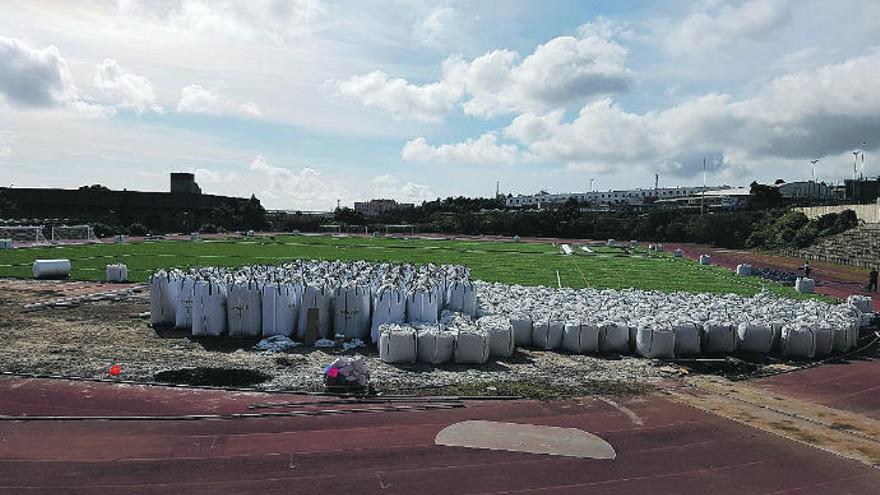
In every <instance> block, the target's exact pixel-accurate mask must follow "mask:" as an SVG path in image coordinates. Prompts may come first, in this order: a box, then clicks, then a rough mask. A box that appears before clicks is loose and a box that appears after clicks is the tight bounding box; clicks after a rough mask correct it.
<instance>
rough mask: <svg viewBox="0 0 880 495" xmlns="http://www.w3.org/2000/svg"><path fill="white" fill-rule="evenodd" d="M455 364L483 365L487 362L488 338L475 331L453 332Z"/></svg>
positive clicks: (461, 330) (482, 333)
mask: <svg viewBox="0 0 880 495" xmlns="http://www.w3.org/2000/svg"><path fill="white" fill-rule="evenodd" d="M455 332H456V333H455V357H454V359H455V362H456V364H484V363H485V362H486V361H488V360H489V336H488V335H486V333H485V332H481V331H479V330H476V329H458V330H456V331H455Z"/></svg>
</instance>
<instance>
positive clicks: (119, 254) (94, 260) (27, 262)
mask: <svg viewBox="0 0 880 495" xmlns="http://www.w3.org/2000/svg"><path fill="white" fill-rule="evenodd" d="M593 251H594V252H593V253H585V252H583V251H581V250H579V249H577V246H575V254H574V255H572V256H564V255H562V254H560V252H559V249H558V247H556V246H554V245H552V244H539V243H519V242H517V243H515V242H497V241H469V240H442V239H437V240H433V239H391V238H364V237H331V236H297V237H293V236H285V237H276V238H266V237H262V238H252V239H229V240H205V241H198V242H192V241H170V240H160V241H147V242H141V243H129V244H87V245H64V246H54V247H33V248H22V249H14V250H7V251H0V277H18V278H30V277H32V271H31V265H32V263H33V261H34V260H35V259H54V258H67V259H70V261H71V266H72V270H71V278H72V279H75V280H103V279H104V276H105V266H106V265H107V264H110V263H115V262H121V263H125V264H126V265H127V266H128V271H129V278H130V279H131V280H133V281H145V280H147V279H148V277H149V274H150V273H151V272H153V271H154V270H156V269H158V268H170V267H179V268H186V267H193V266H240V265H251V264H280V263H283V262H285V261H289V260H292V259H296V258H299V259H320V260H343V261H353V260H367V261H389V262H396V263H417V264H424V263H436V264H461V265H466V266H468V267H470V268H471V275H472V277H473V278H475V279H479V280H485V281H488V282H504V283H513V284H522V285H545V286H550V287H556V286H557V272H558V273H559V277H558V281H559V282H561V284H562V286H564V287H574V288H581V287H595V288H600V289H601V288H611V289H623V288H629V287H632V288H637V289H647V290H659V291H664V292H674V291H688V292H712V293H736V294H742V295H752V294H755V293H756V292H758V291H760V290H761V288H762V287H766V288H767V289H768V290H770V291H772V292H774V293H777V294H780V295H784V296H788V297H803V296H802V295H800V294H798V293H797V292H795V291H794V290H793V289H792V288H790V287H786V286H783V285H781V284H778V283H775V282H770V281H767V280H764V279H760V278H757V277H737V276H736V275H734V274H733V273H731V272H730V271H729V270H726V269H724V268H721V267H717V266H701V265H699V264H698V263H696V262H694V261H692V260H688V259H685V258H675V257H673V256H671V255H669V254H666V253H664V254H657V253H652V252H648V251H645V250H635V251H632V252H631V253H629V254H624V253H623V251H622V250H619V249H614V248H593Z"/></svg>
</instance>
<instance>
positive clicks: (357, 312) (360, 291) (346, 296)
mask: <svg viewBox="0 0 880 495" xmlns="http://www.w3.org/2000/svg"><path fill="white" fill-rule="evenodd" d="M333 332H334V333H335V334H336V335H342V336H344V337H345V338H347V339H361V340H367V339H368V338H369V335H370V288H369V287H366V286H360V285H351V286H347V287H339V288H337V289H336V291H335V294H334V296H333Z"/></svg>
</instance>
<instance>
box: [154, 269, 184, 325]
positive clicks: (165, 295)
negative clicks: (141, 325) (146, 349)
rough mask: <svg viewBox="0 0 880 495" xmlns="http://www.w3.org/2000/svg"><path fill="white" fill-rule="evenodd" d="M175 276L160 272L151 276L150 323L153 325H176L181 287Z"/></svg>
mask: <svg viewBox="0 0 880 495" xmlns="http://www.w3.org/2000/svg"><path fill="white" fill-rule="evenodd" d="M178 278H179V277H177V276H176V275H175V276H174V282H175V283H172V281H171V280H172V279H171V275H169V274H167V273H165V272H164V271H159V272H156V273H154V274H153V275H152V276H150V323H152V324H153V325H174V323H175V312H176V308H177V291H178V289H179V286H178V285H177V283H176V281H177V280H178Z"/></svg>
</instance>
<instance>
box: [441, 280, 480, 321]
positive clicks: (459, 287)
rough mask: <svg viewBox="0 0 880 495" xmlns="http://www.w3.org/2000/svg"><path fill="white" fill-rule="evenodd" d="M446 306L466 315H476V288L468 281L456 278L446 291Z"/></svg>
mask: <svg viewBox="0 0 880 495" xmlns="http://www.w3.org/2000/svg"><path fill="white" fill-rule="evenodd" d="M446 307H447V308H448V309H450V310H452V311H458V312H461V313H464V314H466V315H468V316H471V317H474V316H476V315H477V290H476V288H475V287H474V284H472V283H470V282H461V281H458V280H456V281H455V282H453V283H452V284H450V285H449V288H448V289H447V291H446Z"/></svg>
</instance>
